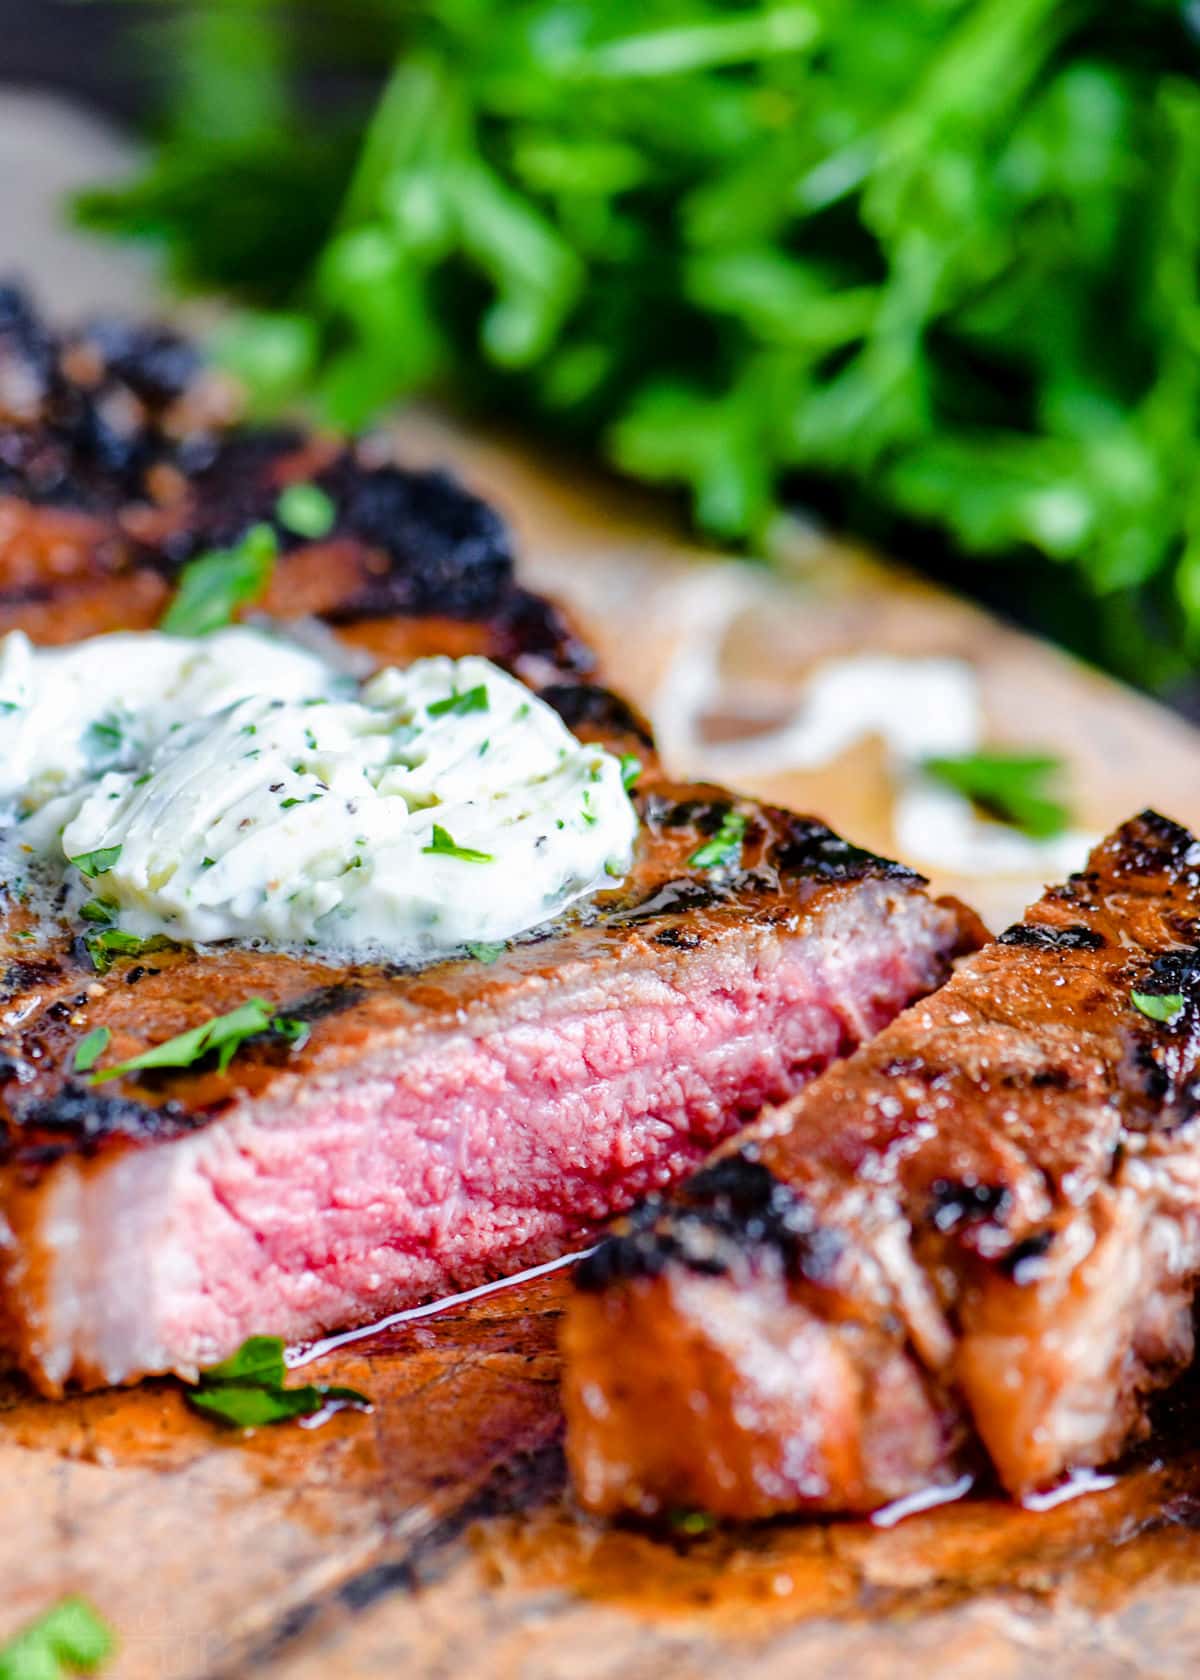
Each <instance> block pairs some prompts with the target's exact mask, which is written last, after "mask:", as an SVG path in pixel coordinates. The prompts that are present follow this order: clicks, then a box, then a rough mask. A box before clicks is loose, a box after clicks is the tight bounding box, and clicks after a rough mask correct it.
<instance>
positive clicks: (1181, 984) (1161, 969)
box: [1132, 948, 1200, 1007]
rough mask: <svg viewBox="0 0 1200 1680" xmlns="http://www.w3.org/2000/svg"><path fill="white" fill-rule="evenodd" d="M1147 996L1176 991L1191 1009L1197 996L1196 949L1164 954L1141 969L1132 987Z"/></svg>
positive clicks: (1199, 954) (1199, 960)
mask: <svg viewBox="0 0 1200 1680" xmlns="http://www.w3.org/2000/svg"><path fill="white" fill-rule="evenodd" d="M1132 989H1133V990H1134V991H1137V992H1142V993H1144V994H1145V995H1146V996H1148V997H1170V996H1172V995H1173V994H1174V993H1176V992H1178V993H1179V994H1180V995H1181V996H1182V997H1183V1000H1184V1003H1185V1005H1187V1004H1191V1005H1193V1007H1194V1006H1195V1004H1196V1003H1197V1001H1198V997H1200V950H1197V949H1195V948H1193V949H1191V950H1182V951H1167V952H1164V954H1163V955H1162V956H1161V957H1156V958H1155V959H1154V961H1153V962H1152V963H1150V964H1149V966H1148V967H1147V968H1145V969H1143V970H1142V972H1141V973H1140V974H1139V975H1138V976H1137V979H1136V981H1135V983H1134V986H1133V988H1132Z"/></svg>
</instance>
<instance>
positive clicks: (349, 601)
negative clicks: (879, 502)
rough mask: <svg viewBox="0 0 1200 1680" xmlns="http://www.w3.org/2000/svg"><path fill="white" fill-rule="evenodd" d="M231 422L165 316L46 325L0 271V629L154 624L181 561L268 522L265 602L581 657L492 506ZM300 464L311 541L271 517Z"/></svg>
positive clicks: (41, 633)
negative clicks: (60, 328)
mask: <svg viewBox="0 0 1200 1680" xmlns="http://www.w3.org/2000/svg"><path fill="white" fill-rule="evenodd" d="M237 421H238V411H237V400H236V397H235V394H234V392H233V390H232V388H231V387H229V386H228V385H227V384H226V383H224V382H223V381H221V380H220V379H219V378H218V377H217V376H215V375H213V374H212V373H211V372H208V371H206V370H205V368H204V366H203V364H202V362H201V361H200V359H199V357H198V356H197V354H196V352H195V351H194V350H193V349H192V347H191V346H190V345H189V344H188V343H187V342H186V340H184V339H181V338H179V337H178V336H177V335H175V334H174V333H171V332H169V331H167V330H166V329H164V328H159V327H150V328H147V327H128V326H125V325H123V324H119V323H114V322H99V323H96V324H94V325H92V326H90V327H88V328H85V329H84V330H83V331H81V332H78V333H72V334H57V333H54V332H52V331H51V330H50V329H49V328H48V327H47V326H46V324H45V323H44V322H43V321H41V320H40V319H39V318H38V317H37V316H36V315H35V313H34V311H33V310H32V308H31V306H30V304H29V302H28V300H27V299H26V298H25V297H24V296H23V294H22V293H20V292H19V291H17V290H16V289H14V288H12V287H0V634H3V633H4V632H6V631H8V630H12V629H18V628H19V629H24V630H26V631H28V632H29V633H30V634H31V635H32V636H33V637H34V639H35V640H37V641H42V642H69V641H76V640H78V639H79V638H80V637H82V636H88V635H96V634H99V633H101V632H103V631H106V630H114V629H145V628H149V627H151V626H153V625H154V624H156V623H157V622H158V620H159V618H160V617H161V614H162V611H163V608H164V606H165V605H166V603H167V601H168V599H169V596H170V591H171V588H172V586H173V584H174V581H175V579H176V577H177V576H178V573H179V570H180V568H181V567H182V566H183V565H184V564H185V563H186V562H187V561H188V560H190V559H192V558H193V557H194V556H196V555H197V554H200V553H203V552H204V551H206V550H208V549H212V548H220V547H223V546H227V545H228V544H230V543H232V542H236V541H237V540H238V539H239V538H240V537H241V536H242V535H243V534H244V533H245V532H246V531H247V530H248V529H249V527H250V526H251V525H254V524H257V523H262V522H266V523H269V524H271V525H273V527H274V529H275V531H276V535H277V537H278V539H279V545H280V550H281V558H280V561H279V564H278V565H277V567H276V569H275V575H274V578H273V580H272V583H271V587H270V589H269V591H268V593H267V595H266V596H265V598H264V599H263V600H262V601H261V602H259V603H257V605H258V606H260V607H261V608H262V609H264V610H265V611H267V612H270V613H273V614H275V615H277V616H280V617H287V618H294V617H299V616H301V615H304V614H318V615H320V616H322V617H324V618H326V619H328V620H329V621H330V622H331V623H336V624H339V625H343V626H345V627H347V630H348V632H349V635H348V639H350V640H352V641H356V642H358V641H363V640H364V639H365V640H366V641H367V642H368V643H369V644H371V646H372V651H375V652H377V653H379V655H380V657H382V658H386V659H412V658H415V657H417V656H419V655H420V654H423V653H431V652H438V653H455V654H464V653H482V654H486V655H487V656H488V657H490V658H493V659H496V660H498V661H499V662H500V663H502V664H504V665H506V666H508V667H510V668H511V669H513V670H515V671H517V672H518V673H519V674H520V675H522V676H525V677H527V678H528V679H529V680H531V681H534V682H549V681H551V680H553V678H554V677H555V676H558V675H566V676H568V677H577V676H579V675H586V674H587V673H588V672H589V671H590V670H591V669H592V667H593V663H594V661H593V660H592V657H591V654H590V652H589V651H588V649H587V648H586V647H585V646H584V644H583V643H582V642H581V641H580V640H579V638H578V636H577V635H576V634H575V632H574V631H573V629H572V627H571V626H570V624H569V623H568V622H567V620H566V618H565V616H564V615H563V614H562V612H561V611H560V610H559V609H558V608H557V607H556V606H554V604H553V603H552V602H549V601H547V600H545V599H544V598H543V597H541V596H537V595H534V594H532V593H531V592H530V591H528V590H526V589H523V588H522V587H521V586H520V585H519V584H518V583H517V581H516V577H515V573H514V566H513V554H512V546H511V542H510V540H509V535H508V532H507V530H506V528H505V525H504V522H503V521H502V520H501V518H500V516H499V515H498V514H497V513H496V512H495V511H494V509H492V508H491V507H489V506H488V505H487V504H486V503H485V502H482V501H480V500H479V498H478V497H476V496H472V495H470V494H469V493H468V492H467V491H466V490H464V489H463V488H462V486H461V485H459V484H458V483H457V482H456V481H455V480H454V479H453V478H452V477H450V475H449V474H447V473H445V472H440V471H410V470H406V469H404V468H401V467H398V466H396V465H394V464H393V463H392V462H390V461H388V460H386V459H383V458H382V457H381V455H380V452H379V451H378V450H377V449H374V450H373V449H372V448H370V447H369V446H367V445H357V446H352V447H343V446H342V445H340V444H338V443H336V442H335V441H334V440H333V439H322V438H312V437H310V436H306V435H305V434H303V433H301V432H300V431H298V430H295V429H290V428H275V429H271V430H264V429H249V428H245V427H241V426H239V425H238V424H237ZM298 480H304V481H306V482H310V483H315V484H318V485H319V486H320V487H321V489H322V490H324V491H325V493H326V495H327V496H328V497H329V498H330V500H331V502H332V503H333V506H334V509H335V510H336V519H335V523H334V525H333V528H332V530H331V531H330V532H329V534H328V535H327V536H324V537H322V538H321V539H320V541H317V542H310V541H306V540H305V539H303V538H301V537H298V536H297V535H296V534H295V533H294V532H292V531H289V530H288V529H287V528H286V527H285V526H283V525H281V524H280V523H279V521H278V519H277V518H276V516H275V515H276V502H277V500H278V497H279V492H280V490H281V489H282V488H283V487H284V486H285V485H287V484H289V483H294V482H297V481H298Z"/></svg>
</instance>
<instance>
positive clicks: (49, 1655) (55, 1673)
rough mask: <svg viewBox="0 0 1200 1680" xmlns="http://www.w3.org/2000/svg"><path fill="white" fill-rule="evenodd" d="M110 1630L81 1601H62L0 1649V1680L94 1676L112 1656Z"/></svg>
mask: <svg viewBox="0 0 1200 1680" xmlns="http://www.w3.org/2000/svg"><path fill="white" fill-rule="evenodd" d="M115 1645H116V1641H115V1639H114V1637H113V1633H112V1629H111V1628H110V1627H109V1626H108V1624H107V1623H106V1622H105V1621H103V1620H102V1618H101V1617H100V1616H99V1615H97V1613H96V1611H95V1610H94V1609H93V1608H92V1606H91V1605H90V1604H89V1603H88V1601H87V1600H86V1599H85V1598H79V1597H77V1596H76V1595H74V1594H72V1595H71V1596H70V1597H68V1598H62V1599H60V1600H59V1602H58V1603H57V1604H56V1605H54V1606H53V1608H52V1609H50V1610H47V1611H46V1612H45V1614H44V1615H42V1616H39V1617H38V1619H37V1620H36V1621H35V1622H30V1623H29V1625H28V1626H27V1627H25V1628H23V1629H22V1630H21V1632H20V1633H18V1634H17V1635H16V1636H15V1637H14V1638H12V1639H10V1640H9V1641H8V1643H7V1644H6V1645H3V1646H0V1680H63V1677H64V1676H65V1675H67V1674H94V1673H95V1672H96V1670H97V1669H98V1668H99V1667H100V1665H101V1663H102V1662H104V1660H105V1659H106V1658H107V1657H109V1656H111V1655H112V1652H113V1650H114V1649H115Z"/></svg>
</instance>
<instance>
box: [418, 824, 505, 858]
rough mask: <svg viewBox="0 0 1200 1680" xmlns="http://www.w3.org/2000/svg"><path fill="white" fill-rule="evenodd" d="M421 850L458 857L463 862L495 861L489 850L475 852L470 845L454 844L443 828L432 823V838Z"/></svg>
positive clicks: (443, 855) (442, 855)
mask: <svg viewBox="0 0 1200 1680" xmlns="http://www.w3.org/2000/svg"><path fill="white" fill-rule="evenodd" d="M421 850H422V852H435V853H437V854H438V855H439V856H441V857H452V858H460V859H461V860H462V862H463V863H492V862H494V861H495V859H494V855H493V853H491V852H477V851H475V850H474V849H473V848H472V847H471V846H459V845H456V844H455V842H454V840H453V839H452V838H451V837H450V835H449V834H447V833H446V830H445V829H444V828H439V827H438V825H437V823H434V825H433V839H432V840H431V841H430V843H429V845H428V846H422V847H421Z"/></svg>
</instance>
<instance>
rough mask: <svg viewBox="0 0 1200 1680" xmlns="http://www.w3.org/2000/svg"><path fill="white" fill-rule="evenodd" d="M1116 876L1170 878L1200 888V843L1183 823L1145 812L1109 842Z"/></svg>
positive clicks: (1149, 811) (1122, 828) (1156, 813)
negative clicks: (1159, 876) (1165, 876)
mask: <svg viewBox="0 0 1200 1680" xmlns="http://www.w3.org/2000/svg"><path fill="white" fill-rule="evenodd" d="M1110 848H1111V855H1112V860H1113V863H1112V869H1113V874H1114V875H1115V876H1117V877H1118V878H1119V877H1121V876H1123V875H1167V876H1170V877H1173V878H1181V879H1183V880H1184V881H1185V882H1186V884H1187V885H1189V886H1193V887H1194V886H1200V841H1197V839H1196V837H1195V835H1194V834H1192V833H1190V832H1189V830H1188V829H1186V828H1184V827H1183V825H1182V824H1181V823H1177V822H1173V821H1172V819H1171V818H1170V817H1164V816H1163V815H1162V814H1161V813H1160V812H1158V811H1151V810H1146V811H1143V812H1142V813H1141V814H1140V816H1136V817H1134V818H1133V820H1132V821H1131V822H1127V823H1125V824H1124V825H1123V827H1121V828H1120V829H1118V831H1117V833H1116V834H1115V835H1114V836H1113V839H1112V841H1111V842H1110Z"/></svg>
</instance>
